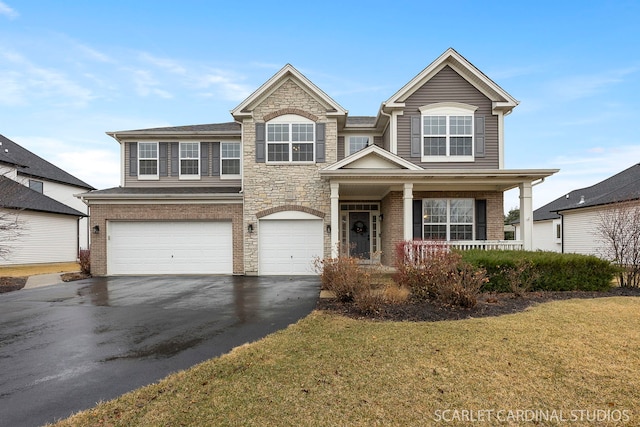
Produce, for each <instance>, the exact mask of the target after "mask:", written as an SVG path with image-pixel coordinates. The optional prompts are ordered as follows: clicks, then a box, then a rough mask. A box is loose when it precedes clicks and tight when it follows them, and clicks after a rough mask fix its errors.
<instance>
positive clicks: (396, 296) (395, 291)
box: [382, 283, 411, 305]
mask: <svg viewBox="0 0 640 427" xmlns="http://www.w3.org/2000/svg"><path fill="white" fill-rule="evenodd" d="M410 294H411V291H410V290H409V289H407V288H406V287H404V286H399V285H398V284H396V283H388V284H387V285H386V286H385V287H384V289H383V291H382V295H383V298H384V302H385V303H387V304H392V305H400V304H404V303H406V302H407V300H408V299H409V295H410Z"/></svg>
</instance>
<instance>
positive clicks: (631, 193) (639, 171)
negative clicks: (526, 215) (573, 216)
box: [533, 163, 640, 221]
mask: <svg viewBox="0 0 640 427" xmlns="http://www.w3.org/2000/svg"><path fill="white" fill-rule="evenodd" d="M630 200H640V163H639V164H635V165H633V166H631V167H630V168H628V169H625V170H623V171H622V172H620V173H617V174H615V175H613V176H612V177H609V178H607V179H605V180H603V181H600V182H599V183H597V184H595V185H592V186H590V187H584V188H579V189H577V190H573V191H571V192H569V193H567V194H566V195H565V196H562V197H559V198H557V199H556V200H554V201H552V202H551V203H548V204H546V205H544V206H542V207H540V208H538V209H536V210H535V211H534V212H533V220H534V221H542V220H545V219H554V218H560V215H559V214H558V212H561V211H569V210H574V209H583V208H588V207H593V206H601V205H608V204H611V203H619V202H627V201H630Z"/></svg>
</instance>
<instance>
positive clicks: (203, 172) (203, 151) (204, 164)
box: [200, 142, 211, 176]
mask: <svg viewBox="0 0 640 427" xmlns="http://www.w3.org/2000/svg"><path fill="white" fill-rule="evenodd" d="M210 145H211V143H209V142H201V143H200V176H209V146H210Z"/></svg>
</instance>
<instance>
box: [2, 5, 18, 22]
mask: <svg viewBox="0 0 640 427" xmlns="http://www.w3.org/2000/svg"><path fill="white" fill-rule="evenodd" d="M0 15H3V16H6V17H7V18H9V19H16V18H17V17H18V16H20V14H19V13H18V12H17V11H16V10H15V9H13V8H11V7H10V6H9V5H8V4H6V3H5V2H3V1H0Z"/></svg>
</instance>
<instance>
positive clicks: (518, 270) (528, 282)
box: [503, 260, 540, 297]
mask: <svg viewBox="0 0 640 427" xmlns="http://www.w3.org/2000/svg"><path fill="white" fill-rule="evenodd" d="M503 275H504V277H505V279H506V280H507V283H508V284H509V289H510V290H511V292H513V295H514V296H516V297H522V296H524V294H525V293H526V292H529V291H530V290H531V288H532V287H533V284H534V283H535V281H536V280H537V279H538V278H539V277H540V273H539V272H538V271H536V270H535V268H534V265H533V263H532V262H531V261H530V260H519V261H518V262H517V263H516V265H515V266H513V267H505V268H504V269H503Z"/></svg>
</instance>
